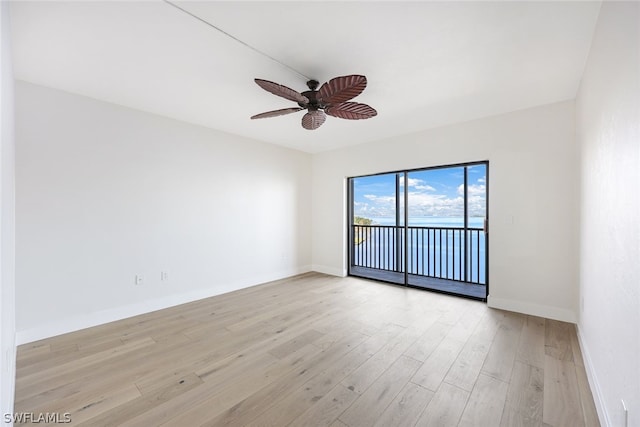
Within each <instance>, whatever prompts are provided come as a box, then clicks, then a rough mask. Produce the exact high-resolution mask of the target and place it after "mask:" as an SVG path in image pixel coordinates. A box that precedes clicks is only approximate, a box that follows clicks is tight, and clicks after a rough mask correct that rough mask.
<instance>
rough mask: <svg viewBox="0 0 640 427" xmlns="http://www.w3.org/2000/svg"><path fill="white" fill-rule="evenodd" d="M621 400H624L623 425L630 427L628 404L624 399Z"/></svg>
mask: <svg viewBox="0 0 640 427" xmlns="http://www.w3.org/2000/svg"><path fill="white" fill-rule="evenodd" d="M620 402H622V411H623V414H622V421H623V424H622V425H623V426H624V427H629V411H628V410H627V405H625V403H624V400H623V399H620Z"/></svg>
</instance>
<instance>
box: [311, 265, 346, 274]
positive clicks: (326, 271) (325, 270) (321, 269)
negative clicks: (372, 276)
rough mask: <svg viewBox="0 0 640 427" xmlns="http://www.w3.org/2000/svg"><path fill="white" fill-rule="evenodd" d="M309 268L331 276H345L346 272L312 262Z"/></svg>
mask: <svg viewBox="0 0 640 427" xmlns="http://www.w3.org/2000/svg"><path fill="white" fill-rule="evenodd" d="M311 270H313V271H317V272H318V273H324V274H329V275H331V276H338V277H345V276H346V275H347V272H346V271H344V270H343V269H340V268H335V267H327V266H326V265H318V264H313V265H312V266H311Z"/></svg>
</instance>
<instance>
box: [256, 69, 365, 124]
mask: <svg viewBox="0 0 640 427" xmlns="http://www.w3.org/2000/svg"><path fill="white" fill-rule="evenodd" d="M255 82H256V83H257V85H258V86H260V87H261V88H262V89H264V90H266V91H267V92H271V93H272V94H274V95H278V96H281V97H283V98H285V99H288V100H290V101H294V102H297V103H298V107H292V108H283V109H281V110H274V111H268V112H266V113H261V114H256V115H255V116H252V117H251V118H252V119H264V118H267V117H276V116H282V115H285V114H291V113H295V112H298V111H302V110H307V113H306V114H305V115H304V116H302V127H303V128H305V129H308V130H314V129H318V128H319V127H320V126H322V124H323V123H324V121H325V120H326V119H327V116H326V114H328V115H330V116H333V117H338V118H340V119H347V120H361V119H369V118H371V117H374V116H375V115H377V114H378V112H377V111H376V110H374V109H373V108H371V107H370V106H368V105H367V104H360V103H358V102H347V101H349V100H350V99H352V98H355V97H356V96H358V95H360V94H361V93H362V91H363V90H364V89H365V88H366V87H367V78H366V77H365V76H360V75H355V74H354V75H349V76H341V77H336V78H334V79H331V80H329V81H328V82H326V83H325V84H323V85H322V86H320V90H316V89H317V87H318V85H319V84H320V83H319V82H318V81H317V80H309V81H308V82H307V86H308V87H309V90H308V91H305V92H302V93H300V92H297V91H295V90H293V89H290V88H288V87H286V86H283V85H280V84H278V83H274V82H270V81H268V80H262V79H255ZM325 113H326V114H325Z"/></svg>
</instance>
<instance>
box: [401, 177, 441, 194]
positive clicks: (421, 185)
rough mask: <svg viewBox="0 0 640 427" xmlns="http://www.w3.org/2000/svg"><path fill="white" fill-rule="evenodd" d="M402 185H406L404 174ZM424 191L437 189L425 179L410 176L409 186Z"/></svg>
mask: <svg viewBox="0 0 640 427" xmlns="http://www.w3.org/2000/svg"><path fill="white" fill-rule="evenodd" d="M400 187H404V176H401V177H400ZM412 187H413V188H415V189H416V190H422V191H436V189H435V188H433V187H432V186H430V185H429V184H427V183H426V182H425V181H424V180H423V179H418V178H409V188H412Z"/></svg>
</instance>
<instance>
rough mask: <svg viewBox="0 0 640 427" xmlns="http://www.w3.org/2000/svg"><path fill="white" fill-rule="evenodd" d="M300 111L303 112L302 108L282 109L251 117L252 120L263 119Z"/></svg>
mask: <svg viewBox="0 0 640 427" xmlns="http://www.w3.org/2000/svg"><path fill="white" fill-rule="evenodd" d="M300 110H304V108H302V107H293V108H283V109H282V110H274V111H267V112H266V113H260V114H256V115H255V116H251V118H252V119H265V118H267V117H277V116H284V115H285V114H291V113H297V112H298V111H300Z"/></svg>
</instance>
